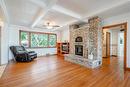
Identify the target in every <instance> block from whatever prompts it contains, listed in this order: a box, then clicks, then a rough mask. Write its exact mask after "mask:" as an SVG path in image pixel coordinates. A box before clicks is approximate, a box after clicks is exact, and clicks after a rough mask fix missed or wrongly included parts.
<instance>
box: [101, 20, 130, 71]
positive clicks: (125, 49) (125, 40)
mask: <svg viewBox="0 0 130 87" xmlns="http://www.w3.org/2000/svg"><path fill="white" fill-rule="evenodd" d="M122 25H123V26H124V27H125V30H124V70H130V68H127V64H126V63H127V28H128V27H127V22H124V23H120V24H113V25H108V26H104V27H102V30H103V29H108V28H112V27H117V26H122Z"/></svg>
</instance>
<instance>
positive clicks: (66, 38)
mask: <svg viewBox="0 0 130 87" xmlns="http://www.w3.org/2000/svg"><path fill="white" fill-rule="evenodd" d="M61 29H62V31H61V42H65V41H68V42H69V40H70V32H69V26H68V25H67V26H64V27H62V28H61Z"/></svg>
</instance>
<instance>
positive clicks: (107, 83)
mask: <svg viewBox="0 0 130 87" xmlns="http://www.w3.org/2000/svg"><path fill="white" fill-rule="evenodd" d="M0 87H130V72H129V71H125V72H124V70H123V68H122V64H121V63H120V62H119V61H118V58H116V57H113V58H111V60H110V58H108V59H103V66H102V67H100V68H97V69H93V70H91V69H88V68H85V67H82V66H80V65H76V64H72V63H70V62H67V61H64V60H63V58H58V57H57V56H50V57H42V58H38V59H37V60H35V61H33V62H30V63H10V64H8V65H7V67H6V70H5V72H4V75H3V76H2V78H1V79H0Z"/></svg>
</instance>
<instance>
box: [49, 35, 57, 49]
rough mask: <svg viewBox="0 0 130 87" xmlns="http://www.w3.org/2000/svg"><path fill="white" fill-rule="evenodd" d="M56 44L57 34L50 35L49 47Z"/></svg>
mask: <svg viewBox="0 0 130 87" xmlns="http://www.w3.org/2000/svg"><path fill="white" fill-rule="evenodd" d="M54 46H56V35H52V34H50V35H49V47H54Z"/></svg>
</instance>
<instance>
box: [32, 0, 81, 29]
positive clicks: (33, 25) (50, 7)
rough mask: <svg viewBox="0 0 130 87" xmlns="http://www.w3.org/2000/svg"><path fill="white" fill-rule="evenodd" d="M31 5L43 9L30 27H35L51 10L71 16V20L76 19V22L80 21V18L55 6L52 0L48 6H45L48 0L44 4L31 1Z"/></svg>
mask: <svg viewBox="0 0 130 87" xmlns="http://www.w3.org/2000/svg"><path fill="white" fill-rule="evenodd" d="M31 1H32V2H33V3H35V4H37V5H39V6H40V7H42V8H43V9H45V10H44V11H41V13H40V14H39V16H38V18H37V19H36V20H35V21H34V23H33V24H32V27H35V26H36V25H37V24H38V23H39V22H40V21H41V20H42V19H43V17H45V15H46V14H47V13H48V12H49V10H51V9H53V10H55V11H57V12H60V13H63V14H65V15H68V16H71V17H73V18H76V19H78V20H81V19H82V18H81V16H80V15H79V14H77V13H75V12H73V11H71V10H69V9H66V8H63V7H62V6H59V5H56V1H57V0H54V1H53V2H51V3H50V4H49V5H48V4H46V3H48V2H47V1H48V0H45V2H44V3H43V2H42V1H36V0H31Z"/></svg>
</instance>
